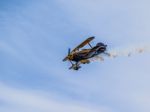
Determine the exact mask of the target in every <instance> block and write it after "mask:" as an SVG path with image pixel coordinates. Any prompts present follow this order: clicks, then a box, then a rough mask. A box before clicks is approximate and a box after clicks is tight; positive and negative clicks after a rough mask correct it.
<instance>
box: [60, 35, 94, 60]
mask: <svg viewBox="0 0 150 112" xmlns="http://www.w3.org/2000/svg"><path fill="white" fill-rule="evenodd" d="M94 38H95V37H89V38H87V39H86V40H85V41H83V42H82V43H81V44H79V45H78V46H77V47H76V48H74V49H73V50H72V51H71V52H70V53H72V52H75V51H77V50H79V49H80V48H82V47H84V46H85V45H86V44H88V43H89V42H91V41H92V40H93V39H94ZM67 59H68V56H66V57H65V58H64V59H63V61H66V60H67Z"/></svg>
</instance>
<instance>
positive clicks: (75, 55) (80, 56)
mask: <svg viewBox="0 0 150 112" xmlns="http://www.w3.org/2000/svg"><path fill="white" fill-rule="evenodd" d="M94 38H95V37H89V38H87V39H86V40H85V41H83V42H82V43H81V44H80V45H78V46H77V47H76V48H75V49H73V50H72V51H71V49H70V48H69V49H68V55H67V56H66V57H65V58H64V59H63V61H67V60H68V61H70V63H71V64H72V66H71V67H70V68H69V69H73V70H78V69H79V68H81V66H80V64H88V63H90V60H89V59H90V58H93V57H95V56H98V55H99V54H101V53H104V54H106V55H109V54H108V53H106V52H105V51H106V47H107V45H105V44H103V43H101V42H100V43H97V44H96V46H94V47H92V46H91V44H90V42H91V41H92V40H93V39H94ZM87 44H88V45H89V46H90V48H89V49H81V48H82V47H84V46H85V45H87ZM80 49H81V50H80ZM73 62H75V63H73Z"/></svg>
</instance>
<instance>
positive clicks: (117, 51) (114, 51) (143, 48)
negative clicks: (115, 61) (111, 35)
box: [91, 44, 150, 61]
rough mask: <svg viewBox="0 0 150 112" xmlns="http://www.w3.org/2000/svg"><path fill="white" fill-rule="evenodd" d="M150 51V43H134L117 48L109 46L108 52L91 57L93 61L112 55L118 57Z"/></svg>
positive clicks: (111, 56)
mask: <svg viewBox="0 0 150 112" xmlns="http://www.w3.org/2000/svg"><path fill="white" fill-rule="evenodd" d="M148 52H150V44H136V45H135V44H134V45H130V46H122V47H116V48H108V50H107V53H106V54H100V55H98V56H96V57H94V58H92V59H91V61H95V60H100V61H104V58H105V57H106V56H107V57H110V58H117V57H120V56H127V57H130V56H133V55H137V54H141V53H148Z"/></svg>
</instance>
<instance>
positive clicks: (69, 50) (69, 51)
mask: <svg viewBox="0 0 150 112" xmlns="http://www.w3.org/2000/svg"><path fill="white" fill-rule="evenodd" d="M70 53H71V49H70V48H68V56H69V55H70Z"/></svg>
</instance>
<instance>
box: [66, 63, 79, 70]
mask: <svg viewBox="0 0 150 112" xmlns="http://www.w3.org/2000/svg"><path fill="white" fill-rule="evenodd" d="M80 68H81V66H80V65H79V64H78V63H76V64H73V63H72V66H71V67H70V68H69V69H73V70H79V69H80Z"/></svg>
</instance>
